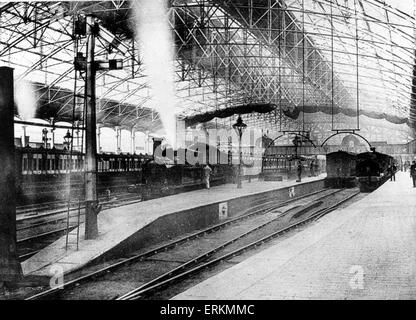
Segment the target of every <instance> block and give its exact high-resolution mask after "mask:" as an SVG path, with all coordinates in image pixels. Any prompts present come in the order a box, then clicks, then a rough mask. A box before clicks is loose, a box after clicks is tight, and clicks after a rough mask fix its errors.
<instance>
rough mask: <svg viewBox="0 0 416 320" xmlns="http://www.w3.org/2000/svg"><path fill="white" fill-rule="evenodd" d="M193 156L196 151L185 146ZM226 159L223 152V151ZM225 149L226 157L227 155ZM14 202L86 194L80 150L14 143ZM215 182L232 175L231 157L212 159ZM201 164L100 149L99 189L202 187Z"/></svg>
mask: <svg viewBox="0 0 416 320" xmlns="http://www.w3.org/2000/svg"><path fill="white" fill-rule="evenodd" d="M187 152H188V150H187ZM189 152H192V153H195V155H196V156H197V153H198V151H195V150H189ZM223 158H224V156H223ZM228 158H229V157H228V154H227V155H226V156H225V159H228ZM15 163H16V175H15V176H16V190H17V201H18V204H26V203H34V202H44V201H56V200H66V199H68V197H71V198H72V199H77V198H79V197H82V195H83V194H84V171H83V170H84V154H83V153H81V152H72V153H70V152H69V151H67V150H60V149H45V148H30V147H26V148H16V149H15ZM210 165H211V168H212V170H213V171H212V176H211V177H212V178H211V180H212V183H213V185H216V184H222V183H226V182H229V181H231V180H232V177H231V176H232V174H233V168H232V165H231V162H229V163H225V164H218V163H212V164H210ZM202 177H203V167H202V166H201V165H199V164H196V165H190V164H188V163H184V164H175V161H173V162H172V163H171V164H167V165H165V164H163V163H162V164H158V163H156V161H155V160H154V157H153V156H151V155H143V154H139V155H137V154H105V153H102V154H98V155H97V192H98V193H99V194H104V193H105V191H106V190H110V191H111V192H112V193H113V192H132V191H133V192H139V193H141V194H143V195H144V196H145V198H155V197H158V196H163V195H167V194H173V193H177V192H181V191H186V190H191V189H198V188H202V187H203V181H202Z"/></svg>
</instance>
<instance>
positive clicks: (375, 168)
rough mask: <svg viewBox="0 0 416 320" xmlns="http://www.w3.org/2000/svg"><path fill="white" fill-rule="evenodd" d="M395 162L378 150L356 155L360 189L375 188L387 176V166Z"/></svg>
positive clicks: (368, 189)
mask: <svg viewBox="0 0 416 320" xmlns="http://www.w3.org/2000/svg"><path fill="white" fill-rule="evenodd" d="M394 162H395V160H394V158H393V157H392V156H389V155H387V154H384V153H379V152H375V151H374V152H364V153H360V154H358V155H357V165H356V175H357V181H358V183H359V186H360V190H361V191H364V192H369V191H373V190H375V189H377V188H378V187H379V186H380V185H382V184H383V183H384V182H385V181H386V180H387V179H388V178H390V175H389V172H388V171H387V168H388V166H389V165H391V164H393V163H394Z"/></svg>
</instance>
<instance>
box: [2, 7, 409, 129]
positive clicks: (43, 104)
mask: <svg viewBox="0 0 416 320" xmlns="http://www.w3.org/2000/svg"><path fill="white" fill-rule="evenodd" d="M155 1H157V0H155ZM139 3H140V1H139ZM131 6H132V3H131V2H130V1H69V2H0V65H6V66H10V67H12V68H14V70H15V77H16V83H17V84H18V83H20V82H23V81H30V83H31V85H32V87H33V88H34V91H35V104H36V114H35V116H36V117H39V118H43V119H49V118H54V119H55V120H56V121H70V122H73V121H75V120H82V110H83V97H84V95H83V94H84V92H83V90H84V80H83V77H82V74H79V73H78V72H75V71H74V63H73V62H74V58H75V56H76V53H77V52H84V53H85V48H86V40H85V38H83V37H76V36H75V33H74V26H75V25H76V23H75V21H77V20H80V19H82V18H83V17H85V15H89V14H93V15H94V16H96V17H97V19H98V21H99V23H100V25H102V26H103V27H104V28H105V29H106V30H108V31H109V33H111V34H112V35H115V40H114V42H113V43H111V44H109V42H108V41H106V39H100V38H98V41H97V42H96V59H97V60H107V59H122V60H123V69H122V70H111V71H103V72H99V73H98V74H97V83H96V84H97V98H98V99H97V112H98V119H97V120H98V122H99V123H101V124H103V125H110V126H125V127H133V126H135V127H136V128H137V130H151V131H154V130H155V129H158V128H160V127H161V123H160V114H159V113H158V112H157V111H156V110H155V108H154V105H153V103H152V100H153V96H152V94H151V90H149V83H148V74H147V69H146V65H145V63H143V61H142V57H141V52H140V45H139V43H138V41H137V39H136V37H135V28H136V27H135V24H134V19H133V17H132V9H131ZM167 14H168V19H169V28H170V29H171V30H172V34H173V37H172V38H173V41H172V44H171V45H172V46H173V47H174V52H175V59H174V61H173V64H174V71H175V75H174V79H175V88H176V97H177V102H176V105H175V113H176V115H177V116H178V117H179V118H181V119H184V120H185V121H186V123H187V125H195V124H197V123H201V122H209V121H212V120H215V121H217V122H218V123H220V124H224V125H226V124H227V125H228V124H229V123H230V119H231V118H232V117H233V116H235V115H236V114H250V117H248V118H247V121H248V122H249V124H250V125H257V126H262V125H264V124H265V123H268V124H275V123H276V122H277V121H281V118H285V119H297V118H298V117H299V114H300V113H301V112H302V113H303V114H305V113H309V114H315V113H317V112H323V113H326V114H331V115H333V114H342V115H345V116H346V117H349V118H351V119H354V117H357V115H358V114H361V115H366V116H368V117H371V118H376V119H386V120H387V121H389V122H391V123H393V124H404V123H406V124H408V125H409V126H410V127H412V126H413V123H414V120H415V113H414V110H413V108H414V101H413V99H412V96H413V95H412V88H413V87H412V83H413V77H414V71H413V70H414V65H415V42H416V38H415V32H416V31H415V30H416V22H415V18H414V17H415V3H414V1H413V0H400V1H397V0H384V1H381V0H365V1H364V0H286V1H278V0H228V1H227V0H223V1H215V0H212V1H208V0H199V1H190V0H173V1H169V3H168V9H167ZM17 112H18V113H19V114H20V116H21V117H24V115H23V113H24V112H23V111H20V110H18V111H17Z"/></svg>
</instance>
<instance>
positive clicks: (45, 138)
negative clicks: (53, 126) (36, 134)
mask: <svg viewBox="0 0 416 320" xmlns="http://www.w3.org/2000/svg"><path fill="white" fill-rule="evenodd" d="M42 141H43V147H44V148H45V149H46V148H47V147H48V129H46V128H43V130H42Z"/></svg>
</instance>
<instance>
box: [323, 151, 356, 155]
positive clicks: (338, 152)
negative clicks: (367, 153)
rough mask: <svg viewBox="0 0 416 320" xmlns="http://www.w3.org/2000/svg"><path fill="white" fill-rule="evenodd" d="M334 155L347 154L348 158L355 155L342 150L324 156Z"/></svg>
mask: <svg viewBox="0 0 416 320" xmlns="http://www.w3.org/2000/svg"><path fill="white" fill-rule="evenodd" d="M335 154H348V155H350V156H356V155H357V154H356V153H354V152H348V151H344V150H338V151H334V152H330V153H327V154H326V156H329V155H335Z"/></svg>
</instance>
